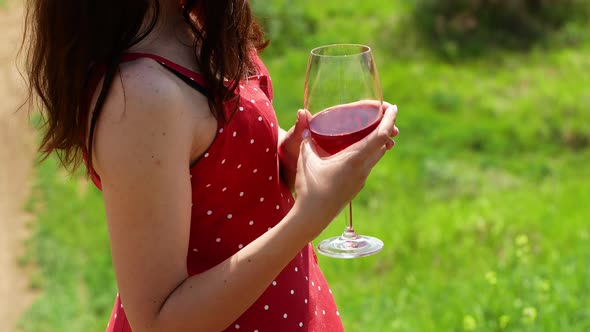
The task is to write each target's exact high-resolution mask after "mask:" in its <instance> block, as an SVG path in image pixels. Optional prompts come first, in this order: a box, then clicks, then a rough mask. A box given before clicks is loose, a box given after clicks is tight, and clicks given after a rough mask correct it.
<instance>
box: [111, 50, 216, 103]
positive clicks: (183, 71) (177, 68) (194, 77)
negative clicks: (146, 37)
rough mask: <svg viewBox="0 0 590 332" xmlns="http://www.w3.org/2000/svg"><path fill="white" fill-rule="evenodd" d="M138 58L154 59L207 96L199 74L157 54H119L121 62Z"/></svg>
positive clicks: (207, 92)
mask: <svg viewBox="0 0 590 332" xmlns="http://www.w3.org/2000/svg"><path fill="white" fill-rule="evenodd" d="M140 58H150V59H152V60H154V61H156V62H157V63H159V64H160V65H161V66H162V67H164V68H165V69H167V70H168V71H170V72H171V73H172V74H174V75H175V76H176V77H178V78H180V79H181V80H182V81H183V82H185V83H186V84H188V85H189V86H191V87H192V88H194V89H195V90H197V91H199V92H200V93H202V94H203V95H204V96H205V97H207V98H209V90H208V89H207V87H206V84H205V79H204V78H203V77H202V76H201V74H199V73H197V72H195V71H192V70H190V69H188V68H186V67H183V66H181V65H179V64H177V63H175V62H172V61H170V60H168V59H166V58H163V57H161V56H159V55H155V54H151V53H124V54H123V55H122V56H121V62H127V61H133V60H137V59H140Z"/></svg>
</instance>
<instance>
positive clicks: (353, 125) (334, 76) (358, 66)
mask: <svg viewBox="0 0 590 332" xmlns="http://www.w3.org/2000/svg"><path fill="white" fill-rule="evenodd" d="M382 104H383V96H382V92H381V86H380V83H379V77H378V75H377V69H376V68H375V62H374V60H373V56H372V53H371V48H370V47H368V46H365V45H357V44H336V45H327V46H321V47H318V48H314V49H313V50H312V51H311V55H310V57H309V62H308V65H307V74H306V78H305V93H304V108H305V109H306V110H308V111H309V112H310V113H311V114H312V115H313V117H312V119H311V121H310V122H309V129H310V132H311V137H312V139H313V140H314V141H315V143H316V144H317V145H318V146H319V147H321V148H322V149H323V150H324V151H326V152H327V153H329V154H335V153H338V152H339V151H341V150H343V149H345V148H346V147H348V146H349V145H351V144H353V143H355V142H357V141H359V140H360V139H362V138H363V137H365V136H366V135H368V134H369V133H370V132H371V131H373V129H375V128H376V127H377V125H378V124H379V122H380V121H381V117H382V116H383V107H382ZM382 248H383V242H382V241H381V240H379V239H377V238H374V237H371V236H365V235H358V234H356V232H355V231H354V228H353V227H352V202H350V203H349V204H348V208H347V209H346V227H345V228H344V232H343V233H342V235H340V236H337V237H333V238H329V239H326V240H323V241H321V242H320V243H319V244H318V246H317V249H318V252H319V253H320V254H323V255H325V256H329V257H335V258H355V257H363V256H369V255H373V254H375V253H377V252H379V251H380V250H381V249H382Z"/></svg>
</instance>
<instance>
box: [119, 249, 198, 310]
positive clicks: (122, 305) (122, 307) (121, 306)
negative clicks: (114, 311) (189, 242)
mask: <svg viewBox="0 0 590 332" xmlns="http://www.w3.org/2000/svg"><path fill="white" fill-rule="evenodd" d="M194 250H197V249H194ZM121 309H123V303H121Z"/></svg>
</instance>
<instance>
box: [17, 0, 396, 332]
mask: <svg viewBox="0 0 590 332" xmlns="http://www.w3.org/2000/svg"><path fill="white" fill-rule="evenodd" d="M27 18H28V22H27V26H29V30H28V31H27V34H26V36H27V37H28V39H27V40H28V42H29V44H28V45H29V53H28V55H29V57H28V75H29V78H30V83H31V85H30V92H31V94H33V93H35V94H37V95H38V96H39V97H40V99H39V100H40V101H41V107H42V109H43V110H44V112H45V115H46V117H45V120H46V132H45V136H44V139H43V141H42V144H41V151H42V152H43V153H44V154H45V155H48V154H50V153H52V152H53V151H56V152H58V155H59V156H60V157H61V159H62V161H63V163H64V165H66V166H72V167H73V168H75V167H76V166H77V165H78V164H79V162H80V161H81V160H82V159H83V158H82V157H84V160H86V164H87V167H88V170H89V174H90V176H91V177H92V179H93V181H94V182H95V184H96V185H97V186H98V187H99V188H100V189H101V190H102V193H103V197H104V203H105V209H106V216H107V222H108V230H109V236H110V241H111V251H112V257H113V264H114V269H115V274H116V278H117V284H118V287H119V291H120V293H119V294H118V295H117V298H116V302H115V307H114V309H113V313H112V316H111V319H110V321H109V323H108V328H107V331H131V330H133V331H134V332H138V331H175V332H182V331H191V332H192V331H234V330H246V331H318V332H319V331H342V330H343V328H342V323H341V321H340V318H339V314H338V311H337V308H336V305H335V303H334V300H333V297H332V294H331V291H330V290H329V287H328V285H327V283H326V280H325V278H324V276H323V275H322V273H321V271H320V269H319V267H318V265H317V259H316V257H315V254H314V252H313V249H312V247H311V245H310V244H309V243H310V241H311V240H313V239H314V238H315V237H316V236H317V235H318V234H319V233H320V232H321V231H322V230H323V229H324V228H325V227H326V226H327V225H328V224H329V222H330V221H331V220H332V219H333V218H334V217H335V216H336V215H337V213H338V212H339V211H340V210H341V208H342V207H343V206H344V205H345V204H346V202H348V201H350V199H352V198H353V197H354V196H355V194H357V193H358V191H359V190H360V188H361V187H362V185H363V183H364V181H365V179H366V177H367V175H368V174H369V172H370V170H371V168H372V167H373V166H374V165H375V163H376V162H377V161H378V160H379V159H380V158H381V157H382V156H383V154H384V153H385V152H386V150H388V149H390V148H392V147H393V141H392V140H391V138H390V136H395V135H396V134H397V133H398V130H397V128H395V126H394V120H395V114H396V112H397V110H396V109H395V107H393V106H390V105H389V104H388V106H389V107H387V111H386V112H385V115H384V118H383V121H382V122H381V124H380V126H379V127H378V128H377V129H376V130H375V131H374V132H373V133H372V134H370V135H369V136H368V137H366V138H365V139H363V140H361V141H360V142H358V143H356V144H354V145H352V146H351V147H349V148H347V149H346V150H344V151H342V152H341V153H339V154H337V155H334V156H331V157H326V156H324V155H323V154H322V152H321V151H318V149H317V148H316V147H315V146H314V145H313V143H312V142H311V140H310V139H309V132H308V130H307V123H308V119H309V113H306V112H304V111H299V112H298V114H297V117H298V120H297V122H296V124H295V126H294V127H293V128H292V129H291V130H289V132H285V131H283V130H281V129H280V128H279V126H278V124H277V120H276V117H275V114H274V110H273V108H272V104H271V103H272V97H273V92H272V87H271V81H270V77H269V76H268V73H267V72H266V69H265V67H264V66H263V65H262V63H261V62H260V60H259V58H258V55H257V52H258V51H260V50H261V49H263V48H264V47H265V46H266V44H265V42H264V40H263V36H262V32H261V30H260V28H259V26H258V25H257V23H256V22H255V21H254V20H253V18H252V15H251V12H250V8H249V5H248V3H247V2H245V1H244V0H216V1H186V2H182V3H178V0H159V1H157V0H154V1H149V0H125V1H114V0H102V1H84V0H76V1H67V0H35V1H33V0H31V1H30V2H29V7H28V16H27ZM342 178H346V179H347V181H341V179H342ZM292 191H294V192H295V193H296V195H297V200H296V201H295V200H294V199H293V196H292V195H291V192H292Z"/></svg>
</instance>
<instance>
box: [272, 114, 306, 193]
mask: <svg viewBox="0 0 590 332" xmlns="http://www.w3.org/2000/svg"><path fill="white" fill-rule="evenodd" d="M309 121H311V114H310V113H309V112H307V111H305V110H299V111H297V120H296V122H295V125H294V126H293V127H291V129H289V131H288V132H286V133H285V132H284V131H283V133H284V134H283V136H282V139H280V140H279V148H278V149H279V161H280V167H281V176H282V177H283V180H285V182H286V183H287V186H288V187H289V189H291V191H293V190H294V189H295V174H296V173H297V159H298V158H299V150H300V147H301V141H302V140H303V132H304V130H305V129H307V128H309Z"/></svg>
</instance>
